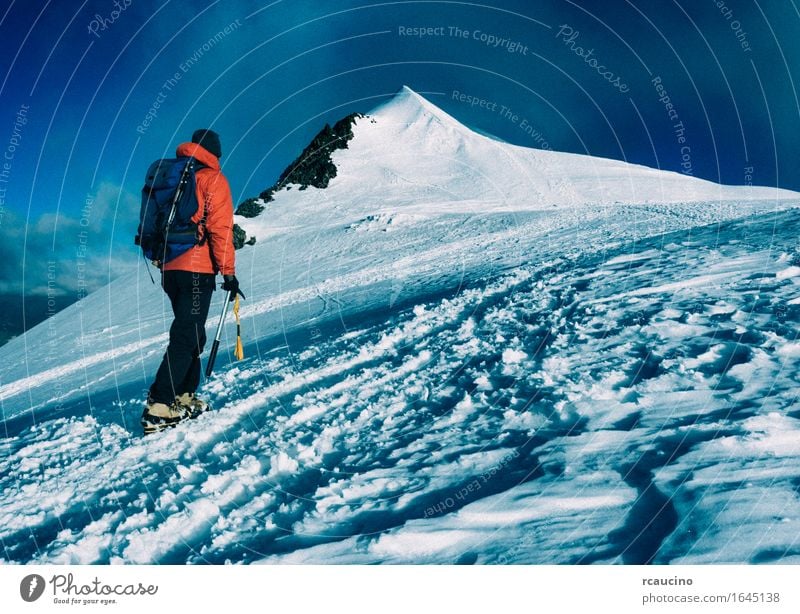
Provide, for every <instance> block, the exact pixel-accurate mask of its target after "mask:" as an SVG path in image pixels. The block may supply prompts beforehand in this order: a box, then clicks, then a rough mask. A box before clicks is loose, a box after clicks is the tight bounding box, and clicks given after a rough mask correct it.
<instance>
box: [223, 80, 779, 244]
mask: <svg viewBox="0 0 800 614" xmlns="http://www.w3.org/2000/svg"><path fill="white" fill-rule="evenodd" d="M336 127H337V130H332V129H331V128H330V127H328V126H326V128H325V130H323V132H321V133H320V135H318V136H317V137H316V138H315V139H314V142H313V143H312V146H309V147H307V148H306V150H305V151H304V153H303V155H302V156H301V157H300V158H298V160H297V161H296V162H295V163H293V165H290V167H289V168H287V170H286V171H285V172H284V173H283V175H282V177H281V180H280V181H279V182H278V183H277V184H276V185H275V186H273V187H272V188H270V190H268V191H265V192H264V193H262V195H261V196H262V198H261V199H254V204H255V205H256V206H255V207H254V209H255V210H256V211H260V210H261V209H263V208H264V207H265V206H266V205H267V203H270V204H269V216H275V215H277V216H281V215H283V213H282V212H283V211H284V210H286V209H287V208H293V209H294V210H295V211H296V210H297V208H298V207H302V208H304V209H305V208H308V210H310V211H315V212H318V213H322V212H324V211H326V210H328V209H329V208H330V207H331V206H335V204H336V203H344V202H347V203H348V204H347V211H346V212H343V214H344V215H348V214H353V215H356V216H360V215H367V214H380V213H381V212H382V211H384V210H386V209H392V210H394V209H396V208H402V209H403V210H405V211H407V212H408V210H409V209H413V210H420V209H432V210H435V211H439V212H443V211H449V212H452V213H459V212H483V213H489V212H493V211H494V212H497V211H537V210H545V209H552V208H580V207H581V206H583V205H587V204H591V205H620V204H627V205H649V204H654V203H660V204H667V203H691V202H700V201H702V202H707V203H715V202H722V201H741V200H753V199H758V200H764V199H785V198H793V197H794V196H795V195H794V194H793V193H792V192H787V191H784V190H779V189H775V188H759V187H747V186H722V185H718V184H715V183H713V182H710V181H705V180H701V179H697V178H694V177H690V176H687V175H684V174H681V173H676V172H672V171H662V170H657V169H652V168H648V167H645V166H641V165H636V164H630V163H626V162H622V161H618V160H610V159H604V158H597V157H593V156H588V155H580V154H573V153H561V152H554V151H548V150H540V149H531V148H526V147H520V146H516V145H510V144H507V143H504V142H501V141H499V140H496V139H492V138H489V137H486V136H483V135H481V134H478V133H476V132H474V131H473V130H470V129H469V128H467V127H466V126H464V125H463V124H461V123H460V122H459V121H458V120H456V119H455V118H453V117H452V116H451V115H449V114H448V113H446V112H445V111H443V110H441V109H440V108H438V107H437V106H436V105H435V104H433V103H432V102H431V101H429V100H427V99H426V98H424V97H422V96H420V95H419V94H417V93H416V92H414V91H413V90H412V89H411V88H409V87H407V86H404V87H403V88H402V89H401V90H400V91H399V92H398V93H397V94H396V95H395V96H394V97H393V98H391V99H390V100H388V101H387V102H385V103H383V104H381V105H379V106H378V107H376V108H375V109H373V110H372V111H371V112H369V113H367V114H366V115H363V116H361V115H350V116H348V117H347V118H345V119H344V120H342V121H341V122H339V123H338V124H336ZM326 139H327V140H328V141H330V143H335V144H336V147H331V146H328V144H327V142H324V141H325V140H326ZM320 151H321V152H322V153H323V154H324V163H325V164H329V165H333V166H335V169H334V171H333V172H330V171H325V172H324V173H321V174H324V179H325V188H326V189H325V190H324V193H322V192H321V191H320V190H314V189H309V190H307V191H303V193H302V194H298V193H297V191H296V190H295V191H294V192H292V191H291V190H292V187H300V188H303V189H304V188H305V187H307V185H308V183H307V182H306V183H304V184H303V185H295V186H293V185H292V181H291V179H292V178H291V176H288V175H289V171H290V170H291V169H293V168H295V167H299V166H300V165H301V163H302V162H303V161H304V160H306V159H307V158H308V157H309V156H311V155H315V152H320ZM287 176H288V181H287ZM298 182H299V180H298ZM298 182H296V183H298ZM273 199H274V200H275V202H274V203H272V202H271V201H272V200H273ZM300 200H302V201H303V202H302V203H301V202H300ZM248 217H250V216H248ZM237 222H238V224H239V225H240V226H242V227H243V228H244V229H245V230H247V232H248V235H250V236H254V235H255V236H257V235H258V232H257V230H256V229H257V228H258V227H259V226H260V225H261V224H259V223H256V224H253V223H252V222H250V221H247V220H243V219H238V220H237Z"/></svg>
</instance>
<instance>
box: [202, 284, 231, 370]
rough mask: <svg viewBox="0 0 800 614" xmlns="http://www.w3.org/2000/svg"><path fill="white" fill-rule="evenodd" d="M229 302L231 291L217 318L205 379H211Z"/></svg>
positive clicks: (227, 294)
mask: <svg viewBox="0 0 800 614" xmlns="http://www.w3.org/2000/svg"><path fill="white" fill-rule="evenodd" d="M230 302H231V291H230V290H228V291H227V292H226V293H225V303H224V304H223V305H222V315H221V316H220V317H219V324H217V334H216V335H215V336H214V345H212V346H211V353H210V354H209V355H208V364H207V365H206V377H211V371H213V370H214V361H215V360H216V359H217V350H219V338H220V337H221V336H222V324H223V323H224V322H225V316H226V315H227V314H228V304H229V303H230Z"/></svg>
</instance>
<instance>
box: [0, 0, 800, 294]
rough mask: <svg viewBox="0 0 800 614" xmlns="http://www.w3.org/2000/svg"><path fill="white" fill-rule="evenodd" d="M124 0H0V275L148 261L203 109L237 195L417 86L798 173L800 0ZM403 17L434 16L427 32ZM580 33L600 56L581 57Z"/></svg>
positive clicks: (496, 120) (676, 163)
mask: <svg viewBox="0 0 800 614" xmlns="http://www.w3.org/2000/svg"><path fill="white" fill-rule="evenodd" d="M117 2H118V6H122V7H125V8H124V10H123V11H121V12H119V13H118V14H117V16H116V19H115V20H113V21H111V18H112V11H114V10H115V4H114V0H87V1H86V2H84V3H83V4H81V3H80V2H55V1H52V2H46V1H40V0H28V1H25V2H22V1H16V2H12V3H11V4H10V5H9V4H8V2H6V3H4V4H3V5H2V8H0V19H1V20H2V21H0V57H1V58H2V59H0V79H2V81H0V86H1V87H2V89H0V149H3V150H4V151H3V154H2V155H7V154H9V153H11V154H13V155H12V158H11V159H10V160H9V159H8V158H7V157H6V158H5V159H4V161H5V162H8V164H9V165H10V168H8V167H6V174H5V176H4V177H0V179H2V178H4V179H5V182H0V198H1V199H2V200H0V202H1V203H2V218H1V219H0V293H3V292H17V291H20V290H22V289H23V284H24V291H25V292H26V293H31V292H41V291H42V290H43V288H44V286H46V281H47V272H48V270H47V266H46V261H47V260H54V261H57V262H58V266H57V278H58V282H57V286H58V288H59V290H60V291H62V292H64V293H68V294H69V293H73V294H74V293H76V292H78V291H79V290H80V288H79V285H80V284H79V280H80V279H84V280H86V282H87V284H88V289H93V288H96V287H98V286H99V285H101V284H102V283H105V281H107V280H108V278H109V277H113V276H114V275H115V274H117V272H118V271H119V270H121V269H122V268H124V267H125V266H130V265H131V264H132V263H135V257H136V252H135V251H134V250H133V247H132V242H131V241H132V239H131V237H132V235H133V234H134V232H135V220H136V216H137V215H138V192H139V189H140V186H141V181H142V176H143V174H144V171H145V169H146V167H147V163H148V162H149V161H150V160H151V159H153V158H156V157H159V156H161V155H164V154H171V153H172V152H173V150H174V147H175V145H176V144H178V143H179V142H180V141H182V140H187V139H188V136H189V135H190V134H191V132H192V130H194V129H195V128H197V127H213V128H214V129H215V130H217V131H218V132H220V133H221V135H222V139H223V150H224V156H223V160H222V162H223V168H224V170H225V172H226V174H227V175H228V177H229V179H230V181H231V186H232V189H233V193H234V198H235V200H237V202H238V201H241V200H243V199H244V198H246V197H248V196H252V195H255V194H257V193H258V192H260V191H261V190H262V189H264V188H265V187H267V186H269V185H270V184H272V183H273V181H274V180H275V179H276V177H277V175H278V174H279V173H280V171H281V170H282V169H283V168H284V167H285V166H286V165H287V164H288V163H289V162H290V161H291V160H292V159H293V158H294V157H295V156H296V155H297V154H298V153H299V151H300V150H301V149H302V148H303V147H304V146H305V145H306V144H307V142H308V141H309V139H310V138H311V137H312V136H313V135H314V134H315V133H316V132H317V131H318V130H319V129H320V127H321V126H322V125H323V123H324V122H326V121H329V122H331V121H335V120H336V119H338V118H340V117H341V116H343V115H346V114H347V113H350V112H353V111H368V110H369V109H370V108H372V107H374V106H375V105H376V104H378V103H380V102H381V101H383V100H385V99H387V98H388V97H389V96H391V95H392V94H393V93H394V92H395V91H397V90H398V89H399V88H400V86H402V85H403V84H407V85H409V86H410V87H412V88H413V89H415V90H417V91H419V92H422V93H425V95H426V96H427V97H428V98H429V99H430V100H432V101H433V102H434V103H436V104H438V105H439V106H441V107H442V108H443V109H445V110H446V111H448V112H449V113H451V114H452V115H454V116H455V117H456V118H458V119H460V120H461V121H463V122H464V123H466V124H468V125H470V126H472V127H475V128H478V129H480V130H484V131H486V132H490V133H492V134H495V135H497V136H499V137H501V138H503V139H505V140H507V141H510V142H512V143H516V144H520V145H527V146H531V147H538V146H542V139H544V140H546V142H547V145H548V146H549V147H550V148H552V149H556V150H561V151H572V152H579V153H588V154H592V155H597V156H604V157H610V158H617V159H624V160H627V161H630V162H636V163H640V164H646V165H648V166H657V167H660V168H664V169H670V170H677V171H680V170H681V162H682V159H683V158H682V155H681V153H682V151H681V150H682V147H689V150H685V149H684V150H683V153H685V154H686V153H688V156H689V157H688V160H684V161H687V163H690V164H691V171H692V173H693V174H694V175H695V176H698V177H703V178H707V179H711V180H714V181H720V182H723V183H731V184H743V183H746V182H747V181H749V180H750V177H749V176H748V175H750V173H748V172H747V171H746V168H747V167H752V169H753V172H752V181H753V182H754V183H756V184H760V185H779V186H781V187H785V188H790V189H796V190H800V164H799V163H798V156H797V148H796V146H795V143H796V142H797V140H796V136H795V135H796V134H797V133H798V129H800V108H799V107H798V94H797V89H796V87H795V83H800V51H798V45H799V44H800V43H798V35H800V13H798V9H797V7H796V6H795V4H794V2H793V0H774V1H769V2H765V1H763V0H762V1H760V2H755V1H754V0H749V1H748V0H740V1H734V0H728V1H726V2H718V1H717V0H663V1H660V2H634V1H630V2H629V1H626V0H611V1H608V2H590V1H575V2H571V1H567V0H551V1H544V2H534V1H527V2H523V1H514V0H485V1H483V2H481V1H478V2H438V1H419V2H415V1H410V2H406V1H397V2H388V3H384V2H378V1H368V0H344V1H336V2H333V1H325V0H308V1H306V0H283V1H271V0H261V1H252V2H245V1H232V0H225V1H212V0H196V1H193V2H191V3H190V2H178V1H177V0H171V1H167V2H165V1H162V0H150V1H148V0H117ZM126 3H127V4H126ZM101 22H103V23H102V25H101ZM229 24H234V27H232V28H231V31H230V33H229V34H227V35H223V36H221V37H219V38H218V40H217V42H216V43H215V44H213V45H207V46H206V50H205V51H201V52H200V54H198V55H195V54H196V51H197V50H198V49H202V48H203V45H204V43H207V42H208V41H210V40H211V39H213V38H214V36H215V35H216V34H217V33H218V32H220V31H221V30H223V29H224V28H225V26H226V25H229ZM562 26H566V28H562ZM103 27H104V29H103ZM401 27H403V28H414V27H430V28H439V29H438V30H434V32H433V35H430V36H426V37H424V38H419V37H415V36H409V35H401V33H400V28H401ZM451 27H454V28H455V27H457V28H460V29H461V30H464V31H467V32H468V35H467V37H466V38H461V37H457V36H454V35H453V34H454V30H451ZM737 28H738V36H737ZM90 29H94V30H96V32H95V33H93V32H91V31H90ZM478 31H479V32H480V33H479V34H478V35H477V36H476V32H478ZM575 32H577V34H575ZM559 33H560V35H559ZM570 33H571V36H572V38H570V36H569V35H570ZM480 34H485V35H486V36H489V35H491V36H495V37H497V38H499V39H508V40H509V41H510V42H511V43H513V44H514V45H515V46H516V47H517V48H518V50H517V51H513V52H512V51H510V50H509V48H508V47H507V46H504V45H503V46H499V47H491V46H489V45H487V44H485V41H482V40H481V37H480ZM579 47H580V48H582V49H583V52H584V53H587V52H588V50H590V49H591V50H593V51H592V54H591V56H589V58H585V57H579V56H578V54H577V52H578V51H580V49H579ZM193 56H194V57H195V59H196V62H195V63H194V64H193V65H191V66H188V65H187V63H188V62H190V61H191V58H192V57H193ZM591 59H597V60H598V61H599V62H600V63H601V64H602V65H604V66H606V67H607V70H608V71H611V72H613V73H614V76H615V77H619V84H621V85H624V86H626V87H623V88H622V89H623V90H625V89H627V91H620V88H619V87H615V86H614V85H612V84H611V83H609V81H608V80H606V79H604V78H603V77H602V76H601V75H599V74H598V72H597V70H596V69H595V67H594V65H592V64H591V63H590V62H589V61H588V60H591ZM182 65H183V67H182ZM176 73H179V74H180V79H179V80H177V81H175V82H174V83H173V84H172V85H168V84H167V80H168V79H169V78H170V77H173V76H174V75H175V74H176ZM656 77H660V78H661V83H662V85H663V86H664V88H665V91H666V93H667V94H668V95H669V97H670V100H671V102H672V103H673V104H674V109H675V113H677V121H682V122H683V125H684V128H685V132H684V133H682V134H683V136H684V138H685V139H686V142H685V143H679V142H678V139H677V135H676V132H675V130H674V127H673V125H674V124H675V123H676V121H675V120H670V118H669V117H668V114H667V108H666V107H665V106H664V104H663V103H662V102H661V101H659V96H660V92H659V91H657V89H656V87H655V86H654V84H653V79H654V78H656ZM454 91H458V92H461V93H464V94H468V95H470V96H475V97H478V98H481V99H485V100H486V101H487V103H488V104H491V103H496V104H495V106H494V107H493V108H494V110H491V109H486V108H480V107H475V108H473V107H471V106H470V105H469V104H467V103H465V102H461V101H459V100H455V99H454V96H453V93H454ZM157 100H160V101H161V105H160V108H159V109H158V112H157V113H158V114H157V116H156V117H155V118H154V119H153V120H152V122H151V123H150V124H149V126H147V127H144V126H143V121H144V120H145V118H146V116H147V114H148V110H149V109H150V108H151V106H152V105H153V103H154V102H156V101H157ZM503 106H506V107H508V108H510V109H512V110H513V112H514V113H516V114H517V116H518V119H517V121H516V122H515V121H512V120H510V119H508V118H507V117H506V116H504V115H503V114H502V113H501V112H500V110H501V108H502V107H503ZM21 110H22V111H23V112H24V115H25V117H24V119H25V122H26V123H24V125H23V124H22V122H21V120H18V116H19V112H20V111H21ZM522 120H526V121H527V123H528V124H530V126H531V127H532V129H535V130H536V131H537V132H538V133H540V134H541V137H540V139H539V140H538V141H537V140H536V139H534V138H533V137H531V136H530V135H529V134H527V133H526V132H525V130H523V128H522ZM137 127H139V130H137ZM9 147H12V148H13V151H11V152H9V149H8V148H9ZM0 170H2V167H0ZM87 199H88V202H89V203H90V205H89V206H88V207H87V208H86V209H85V215H83V219H82V208H83V207H85V205H86V203H87ZM82 231H85V233H84V234H81V232H82ZM84 263H86V265H87V266H86V268H85V274H84V277H83V278H79V277H78V274H77V273H76V271H75V269H76V267H77V266H78V265H81V266H82V265H83V264H84ZM51 272H52V267H51Z"/></svg>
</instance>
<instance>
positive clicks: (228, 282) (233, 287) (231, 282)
mask: <svg viewBox="0 0 800 614" xmlns="http://www.w3.org/2000/svg"><path fill="white" fill-rule="evenodd" d="M222 279H223V282H222V289H223V290H225V292H230V293H231V302H233V300H234V299H235V298H236V295H237V294H238V295H239V296H241V297H242V298H246V297H245V295H244V292H242V291H241V290H240V289H239V280H238V279H236V275H223V276H222Z"/></svg>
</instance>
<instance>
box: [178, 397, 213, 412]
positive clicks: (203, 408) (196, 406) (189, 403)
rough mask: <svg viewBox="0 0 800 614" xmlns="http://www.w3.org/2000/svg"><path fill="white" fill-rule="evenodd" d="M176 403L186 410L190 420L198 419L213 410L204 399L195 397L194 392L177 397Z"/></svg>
mask: <svg viewBox="0 0 800 614" xmlns="http://www.w3.org/2000/svg"><path fill="white" fill-rule="evenodd" d="M175 403H177V404H178V405H180V406H181V407H183V408H184V409H185V410H186V413H187V414H188V416H189V418H197V416H199V415H200V414H202V413H204V412H207V411H208V410H209V409H211V406H209V404H208V403H206V402H205V401H204V400H203V399H201V398H200V397H198V396H197V395H195V393H194V392H184V393H183V394H181V395H179V396H177V397H175Z"/></svg>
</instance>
